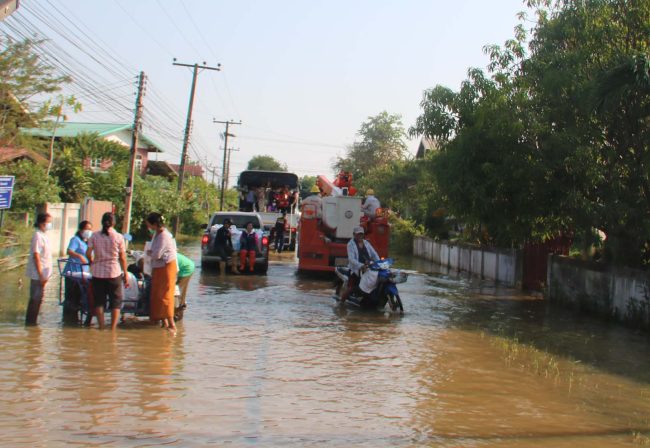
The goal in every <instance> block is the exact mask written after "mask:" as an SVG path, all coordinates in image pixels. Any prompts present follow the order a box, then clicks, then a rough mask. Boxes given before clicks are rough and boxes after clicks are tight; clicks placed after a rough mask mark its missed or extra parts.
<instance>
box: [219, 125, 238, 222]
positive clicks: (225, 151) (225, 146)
mask: <svg viewBox="0 0 650 448" xmlns="http://www.w3.org/2000/svg"><path fill="white" fill-rule="evenodd" d="M212 122H213V123H219V124H225V125H226V132H225V134H224V143H223V165H222V167H221V196H220V199H219V211H223V201H224V193H225V191H226V188H227V187H226V183H227V181H228V179H227V178H226V171H227V170H228V167H227V166H226V164H227V163H228V137H234V135H232V134H230V133H229V132H228V129H229V127H230V125H231V124H232V125H240V124H241V120H240V121H232V120H228V121H218V120H215V119H213V120H212Z"/></svg>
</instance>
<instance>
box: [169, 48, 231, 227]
mask: <svg viewBox="0 0 650 448" xmlns="http://www.w3.org/2000/svg"><path fill="white" fill-rule="evenodd" d="M172 64H173V65H177V66H180V67H190V68H192V69H193V71H192V88H191V89H190V104H189V106H188V107H187V121H186V122H185V134H184V135H183V150H182V151H181V163H180V168H179V170H178V194H179V196H180V194H181V193H182V192H183V182H184V181H185V164H186V163H187V147H188V146H189V143H190V132H191V127H192V109H193V107H194V94H195V93H196V78H197V75H198V73H199V69H202V70H214V71H217V72H218V71H220V70H221V64H217V66H216V67H208V66H207V65H206V62H205V61H204V62H203V65H199V64H198V63H196V64H181V63H179V62H176V58H174V62H173V63H172ZM180 223H181V219H180V216H176V221H175V222H174V235H176V234H178V229H179V228H180Z"/></svg>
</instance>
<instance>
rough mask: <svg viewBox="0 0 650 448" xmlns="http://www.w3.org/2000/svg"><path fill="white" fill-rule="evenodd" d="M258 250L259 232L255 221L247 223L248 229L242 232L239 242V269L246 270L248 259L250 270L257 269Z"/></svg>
mask: <svg viewBox="0 0 650 448" xmlns="http://www.w3.org/2000/svg"><path fill="white" fill-rule="evenodd" d="M256 252H257V233H255V229H254V228H253V223H252V222H248V223H246V230H245V231H244V232H242V234H241V238H240V244H239V261H240V264H239V270H240V271H241V272H244V269H245V268H246V259H248V270H249V271H250V272H253V271H254V270H255V255H256Z"/></svg>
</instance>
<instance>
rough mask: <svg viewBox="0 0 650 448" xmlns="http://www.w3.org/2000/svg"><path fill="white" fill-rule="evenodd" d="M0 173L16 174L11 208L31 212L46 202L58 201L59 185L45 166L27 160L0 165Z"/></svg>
mask: <svg viewBox="0 0 650 448" xmlns="http://www.w3.org/2000/svg"><path fill="white" fill-rule="evenodd" d="M0 174H4V175H7V174H8V175H12V176H16V181H15V186H14V193H13V198H12V204H11V210H12V211H18V212H29V213H33V212H34V211H35V210H36V208H37V207H39V206H41V205H43V204H44V203H46V202H59V201H60V199H59V187H58V185H57V184H56V182H55V181H54V179H53V178H52V177H50V176H48V175H47V174H46V168H45V167H44V166H41V165H39V164H36V163H33V162H30V161H28V160H21V161H18V162H15V163H11V164H8V165H0Z"/></svg>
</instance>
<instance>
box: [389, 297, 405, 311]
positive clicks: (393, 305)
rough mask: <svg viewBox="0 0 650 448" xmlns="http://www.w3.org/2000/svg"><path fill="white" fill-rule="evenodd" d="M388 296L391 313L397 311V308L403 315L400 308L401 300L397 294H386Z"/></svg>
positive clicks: (402, 309)
mask: <svg viewBox="0 0 650 448" xmlns="http://www.w3.org/2000/svg"><path fill="white" fill-rule="evenodd" d="M387 295H388V303H389V304H390V309H391V310H392V311H397V309H398V308H399V309H400V311H401V312H402V313H403V312H404V307H403V306H402V299H400V297H399V294H390V293H389V294H387Z"/></svg>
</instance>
